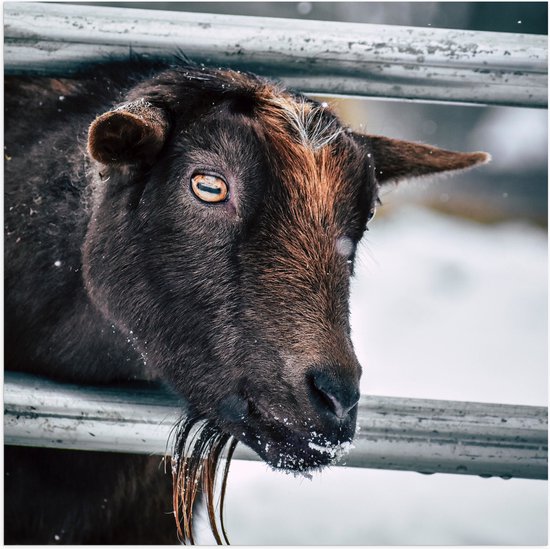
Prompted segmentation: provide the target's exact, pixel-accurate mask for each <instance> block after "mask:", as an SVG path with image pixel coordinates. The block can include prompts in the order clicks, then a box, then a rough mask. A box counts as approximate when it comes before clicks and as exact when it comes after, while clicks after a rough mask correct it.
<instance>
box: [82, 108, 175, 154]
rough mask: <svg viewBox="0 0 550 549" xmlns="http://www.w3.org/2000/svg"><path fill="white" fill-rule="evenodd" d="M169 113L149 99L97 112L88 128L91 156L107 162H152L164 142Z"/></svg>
mask: <svg viewBox="0 0 550 549" xmlns="http://www.w3.org/2000/svg"><path fill="white" fill-rule="evenodd" d="M167 132H168V120H167V116H166V114H165V113H164V111H163V110H162V109H159V108H157V107H154V106H153V105H151V104H150V103H147V102H146V101H143V100H141V101H134V102H132V103H126V104H124V105H122V106H120V107H118V108H116V109H114V110H112V111H109V112H106V113H104V114H102V115H101V116H98V117H97V118H96V119H95V120H94V121H93V122H92V124H91V126H90V129H89V130H88V152H89V154H90V156H91V157H92V158H93V159H94V160H97V161H98V162H101V163H102V164H108V165H128V164H149V165H150V164H152V163H153V162H154V160H155V158H156V156H157V154H158V153H159V151H160V149H161V148H162V146H163V145H164V141H165V139H166V134H167Z"/></svg>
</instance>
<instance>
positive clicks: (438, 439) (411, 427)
mask: <svg viewBox="0 0 550 549" xmlns="http://www.w3.org/2000/svg"><path fill="white" fill-rule="evenodd" d="M4 383H5V385H4V442H5V443H6V444H12V445H22V446H43V447H48V448H65V449H79V450H96V451H107V452H132V453H141V454H160V455H163V454H169V453H170V450H171V444H170V441H169V439H170V435H171V432H172V427H173V425H174V424H175V422H176V421H177V420H178V418H180V417H181V416H182V413H183V410H184V407H183V404H182V402H181V401H180V400H179V399H178V398H177V397H176V396H175V395H172V394H170V393H168V392H167V391H166V389H162V388H161V387H160V386H158V385H146V384H144V383H141V384H137V385H135V384H134V385H133V386H119V387H81V386H77V385H68V384H62V383H57V382H54V381H51V380H47V379H44V378H38V377H34V376H29V375H26V374H20V373H15V372H6V373H5V377H4ZM358 424H359V431H358V434H357V437H356V439H355V441H354V446H355V447H354V448H353V449H352V450H351V451H350V452H349V454H347V455H346V456H345V457H344V459H343V460H342V462H340V465H348V466H353V467H369V468H376V469H395V470H404V471H419V472H422V473H437V472H439V473H457V474H468V475H480V476H483V477H488V476H498V477H503V478H512V477H516V478H531V479H546V478H548V474H547V460H548V412H547V409H546V408H541V407H534V406H511V405H504V404H482V403H472V402H451V401H442V400H417V399H407V398H393V397H392V398H390V397H373V396H363V397H362V398H361V402H360V408H359V419H358ZM236 457H237V458H240V459H259V458H258V457H257V456H256V454H255V453H254V452H252V451H251V450H250V449H248V448H246V447H244V446H242V445H239V447H238V448H237V452H236Z"/></svg>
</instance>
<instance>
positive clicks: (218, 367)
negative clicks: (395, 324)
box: [84, 68, 485, 470]
mask: <svg viewBox="0 0 550 549" xmlns="http://www.w3.org/2000/svg"><path fill="white" fill-rule="evenodd" d="M126 99H127V102H126V103H124V104H122V105H120V106H118V107H117V108H115V109H114V110H112V111H110V112H108V113H106V114H104V115H102V116H100V117H99V118H98V119H96V121H95V122H94V123H93V124H92V126H91V128H90V132H89V143H88V149H89V153H90V155H91V157H92V158H93V159H95V160H96V161H98V163H97V164H96V165H95V166H96V167H95V170H96V172H95V173H96V175H95V181H94V184H93V185H94V192H93V198H92V206H91V221H90V224H89V229H88V234H87V237H86V242H85V245H84V274H85V280H86V285H87V289H88V293H89V295H90V297H91V300H92V302H93V303H94V304H95V306H96V307H97V308H99V309H100V310H101V311H102V313H103V315H104V316H105V317H106V319H108V321H109V322H111V323H113V324H115V325H116V326H117V327H118V328H119V329H120V330H122V331H123V332H124V333H125V334H126V336H128V337H129V338H130V339H131V340H132V341H133V342H134V345H135V346H136V348H137V349H138V351H139V352H140V353H141V354H142V356H143V357H144V358H145V359H146V361H147V363H148V364H149V365H151V366H152V367H153V368H155V369H156V370H157V371H159V372H160V373H161V375H162V377H163V378H164V379H165V380H167V381H168V382H169V383H170V384H171V385H172V386H173V387H174V388H175V389H176V390H177V391H178V392H179V393H180V394H181V395H183V396H184V397H185V398H186V399H187V401H188V402H189V405H190V408H191V410H192V412H194V413H195V415H197V416H199V417H202V418H206V419H208V420H209V421H210V422H211V423H213V424H214V425H216V426H217V428H218V429H220V430H221V431H223V432H225V433H229V434H231V435H233V436H234V437H235V438H236V439H238V440H241V441H243V442H245V443H246V444H247V445H249V446H250V447H251V448H253V449H254V450H255V451H256V452H257V453H258V454H259V455H260V456H261V457H262V458H263V459H264V460H265V461H267V462H268V463H270V464H271V465H273V466H274V467H280V468H286V469H294V470H305V469H308V468H312V467H319V466H322V465H324V464H327V463H328V462H329V461H331V459H332V458H333V457H334V456H335V455H336V454H337V453H338V450H339V449H341V448H343V447H345V446H346V444H347V443H348V442H349V441H350V440H351V438H352V437H353V434H354V430H355V421H356V413H357V402H358V398H359V378H360V375H361V367H360V365H359V363H358V361H357V359H356V357H355V354H354V351H353V347H352V343H351V340H350V328H349V320H348V316H349V310H348V299H349V279H350V275H351V274H352V270H353V261H354V254H355V249H356V246H357V243H358V241H359V239H360V238H361V236H362V234H363V232H364V230H365V228H366V224H367V222H368V220H369V218H370V217H371V216H372V214H373V211H374V207H375V203H376V200H377V192H378V185H379V184H380V183H381V182H383V181H385V180H388V179H397V178H399V177H402V176H404V175H422V174H425V173H431V172H434V171H442V170H447V169H457V168H464V167H467V166H470V165H473V164H475V163H479V162H481V161H483V160H484V159H485V157H484V156H483V155H481V153H480V154H477V155H476V154H471V155H467V154H459V153H449V152H446V151H440V150H438V149H435V148H433V147H425V146H421V145H412V144H408V143H407V144H403V143H402V142H397V141H392V140H388V139H384V138H374V137H366V136H357V135H353V134H352V133H350V132H349V131H347V130H346V129H345V128H343V127H342V126H341V125H340V123H339V122H338V120H337V119H336V118H335V117H334V115H333V114H331V113H330V112H329V110H328V109H327V108H325V106H323V105H319V104H317V103H315V102H313V101H310V100H308V99H305V98H303V97H301V96H296V95H292V94H290V93H288V92H286V91H284V90H280V89H278V88H276V87H274V86H273V85H272V84H269V83H267V82H265V81H262V80H260V79H257V78H255V77H252V76H249V75H246V76H245V75H242V74H240V73H234V72H230V71H204V70H196V69H189V68H179V69H170V70H168V71H165V72H163V73H160V74H158V75H157V76H155V77H154V78H152V79H149V80H146V81H144V82H143V83H141V84H139V85H137V86H136V87H135V88H134V89H132V90H131V91H130V92H129V94H128V95H127V98H126ZM375 170H377V172H376V171H375Z"/></svg>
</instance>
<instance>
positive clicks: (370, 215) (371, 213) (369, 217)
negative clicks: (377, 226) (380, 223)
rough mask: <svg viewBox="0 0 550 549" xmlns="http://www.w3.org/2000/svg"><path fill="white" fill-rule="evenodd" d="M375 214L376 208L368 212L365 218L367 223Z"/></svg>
mask: <svg viewBox="0 0 550 549" xmlns="http://www.w3.org/2000/svg"><path fill="white" fill-rule="evenodd" d="M375 214H376V207H374V208H372V210H371V211H370V212H369V215H368V216H367V223H368V222H369V221H370V220H371V219H372V218H373V217H374V216H375Z"/></svg>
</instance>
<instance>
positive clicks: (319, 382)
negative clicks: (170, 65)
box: [311, 371, 359, 419]
mask: <svg viewBox="0 0 550 549" xmlns="http://www.w3.org/2000/svg"><path fill="white" fill-rule="evenodd" d="M311 388H312V392H313V395H314V400H315V402H316V403H317V405H318V406H320V407H322V408H324V409H325V410H326V409H328V410H329V411H331V412H332V413H333V414H334V415H335V416H336V417H337V418H338V419H344V418H345V417H346V416H347V415H348V414H349V412H350V411H351V410H352V409H353V408H354V407H355V406H356V404H357V402H358V401H359V390H358V389H357V387H356V385H355V384H352V383H344V382H341V381H338V380H336V379H335V378H334V377H333V376H330V375H328V374H326V373H325V372H322V371H320V372H315V373H314V374H313V375H312V376H311Z"/></svg>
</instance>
